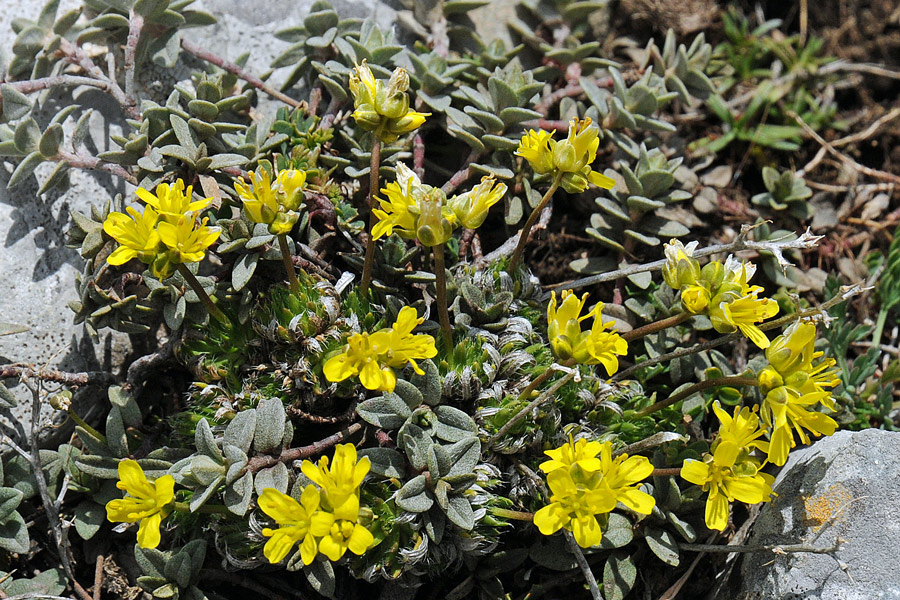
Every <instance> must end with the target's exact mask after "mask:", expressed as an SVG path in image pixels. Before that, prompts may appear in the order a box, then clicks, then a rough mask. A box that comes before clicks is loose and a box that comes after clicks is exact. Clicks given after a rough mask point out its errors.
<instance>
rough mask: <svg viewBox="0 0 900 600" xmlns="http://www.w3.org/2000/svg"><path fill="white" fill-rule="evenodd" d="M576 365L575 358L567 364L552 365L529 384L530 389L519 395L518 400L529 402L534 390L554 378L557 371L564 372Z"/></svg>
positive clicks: (567, 361) (527, 388)
mask: <svg viewBox="0 0 900 600" xmlns="http://www.w3.org/2000/svg"><path fill="white" fill-rule="evenodd" d="M574 365H575V359H574V358H570V359H568V360H566V362H564V363H562V364H561V365H558V364H556V363H554V364H552V365H550V366H549V367H548V368H547V369H546V370H545V371H544V372H543V373H541V374H540V375H538V376H537V377H535V378H534V380H533V381H532V382H531V383H529V384H528V387H526V388H525V389H524V390H522V393H520V394H519V397H518V398H517V400H518V401H519V402H522V401H524V400H527V399H528V398H530V397H531V394H532V393H533V392H534V390H536V389H537V388H538V386H539V385H541V384H542V383H544V382H545V381H547V380H548V379H550V378H551V377H553V373H554V372H555V371H562V370H564V369H568V368H569V367H572V366H574Z"/></svg>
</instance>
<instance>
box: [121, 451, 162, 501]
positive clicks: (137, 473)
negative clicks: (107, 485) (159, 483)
mask: <svg viewBox="0 0 900 600" xmlns="http://www.w3.org/2000/svg"><path fill="white" fill-rule="evenodd" d="M116 487H118V488H119V489H124V490H125V491H127V492H128V493H129V494H131V495H132V496H134V497H135V498H145V499H151V500H152V499H155V498H156V489H155V488H154V487H153V485H152V484H151V483H150V482H149V481H147V476H146V475H144V470H143V469H142V468H141V465H139V464H138V463H137V461H134V460H131V459H125V460H123V461H120V462H119V484H118V485H117V486H116Z"/></svg>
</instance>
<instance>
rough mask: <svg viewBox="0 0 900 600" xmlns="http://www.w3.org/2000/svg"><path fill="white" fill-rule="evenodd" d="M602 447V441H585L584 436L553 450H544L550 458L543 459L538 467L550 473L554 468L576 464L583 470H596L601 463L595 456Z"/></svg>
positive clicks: (570, 440)
mask: <svg viewBox="0 0 900 600" xmlns="http://www.w3.org/2000/svg"><path fill="white" fill-rule="evenodd" d="M602 448H603V443H602V442H597V441H591V442H589V441H587V440H586V439H584V438H580V439H578V440H572V439H571V438H569V441H568V442H566V443H565V444H563V445H562V446H560V447H559V448H556V449H554V450H545V451H544V454H546V455H547V456H549V457H550V460H547V461H544V462H542V463H541V464H540V466H539V467H538V468H539V469H540V470H541V471H543V472H544V473H551V472H553V471H555V470H556V469H562V468H566V469H568V468H570V467H572V466H574V465H578V466H579V467H580V468H581V469H583V470H584V471H598V470H599V469H600V466H601V463H600V459H599V458H596V456H597V454H599V453H600V450H601V449H602Z"/></svg>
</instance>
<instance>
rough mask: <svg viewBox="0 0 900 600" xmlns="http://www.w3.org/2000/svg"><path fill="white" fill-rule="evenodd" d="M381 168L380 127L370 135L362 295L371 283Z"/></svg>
mask: <svg viewBox="0 0 900 600" xmlns="http://www.w3.org/2000/svg"><path fill="white" fill-rule="evenodd" d="M380 168H381V127H379V128H378V129H376V130H375V132H374V133H373V135H372V153H371V157H370V160H369V239H368V240H367V241H366V260H365V263H364V264H363V273H362V282H361V283H360V284H359V290H360V291H361V292H362V295H363V296H368V294H369V284H371V283H372V266H373V265H374V263H375V237H374V236H373V235H372V230H373V229H375V225H377V224H378V217H376V216H375V210H374V209H375V194H376V193H378V170H379V169H380Z"/></svg>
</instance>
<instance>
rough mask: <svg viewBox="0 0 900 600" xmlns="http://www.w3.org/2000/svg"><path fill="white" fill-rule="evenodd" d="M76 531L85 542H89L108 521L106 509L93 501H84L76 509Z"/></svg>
mask: <svg viewBox="0 0 900 600" xmlns="http://www.w3.org/2000/svg"><path fill="white" fill-rule="evenodd" d="M74 520H75V531H77V532H78V535H80V536H81V539H83V540H89V539H91V538H92V537H94V535H96V533H97V532H98V531H99V530H100V526H101V525H103V522H104V521H105V520H106V508H105V507H104V506H103V505H102V504H97V503H96V502H94V501H93V500H82V501H81V502H80V503H79V504H78V505H77V506H76V507H75V519H74Z"/></svg>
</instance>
